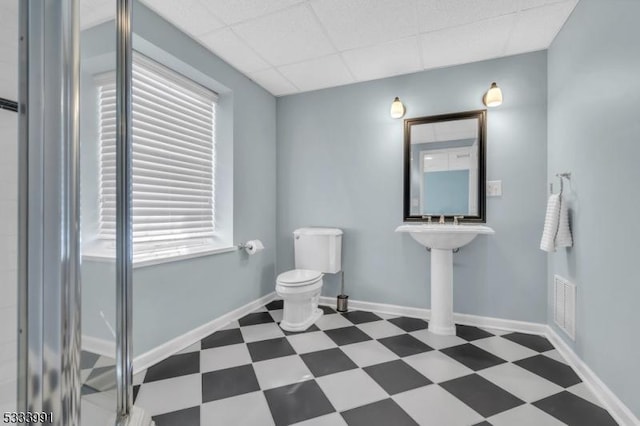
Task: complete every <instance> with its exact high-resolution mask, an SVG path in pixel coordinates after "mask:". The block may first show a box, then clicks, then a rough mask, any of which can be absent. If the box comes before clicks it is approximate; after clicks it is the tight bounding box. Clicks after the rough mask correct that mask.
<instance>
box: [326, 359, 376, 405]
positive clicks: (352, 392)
mask: <svg viewBox="0 0 640 426" xmlns="http://www.w3.org/2000/svg"><path fill="white" fill-rule="evenodd" d="M316 381H317V382H318V385H320V387H321V388H322V390H323V392H324V393H325V395H327V398H329V401H331V404H332V405H333V406H334V408H335V409H336V410H338V411H344V410H349V409H351V408H355V407H359V406H361V405H365V404H369V403H371V402H375V401H380V400H382V399H386V398H388V395H387V393H386V392H385V391H384V390H383V389H382V388H381V387H380V386H379V385H378V384H377V383H376V382H375V381H374V380H373V379H372V378H371V377H370V376H369V375H368V374H367V373H365V372H364V371H363V370H360V369H356V370H349V371H345V372H342V373H337V374H330V375H328V376H324V377H320V378H318V379H316Z"/></svg>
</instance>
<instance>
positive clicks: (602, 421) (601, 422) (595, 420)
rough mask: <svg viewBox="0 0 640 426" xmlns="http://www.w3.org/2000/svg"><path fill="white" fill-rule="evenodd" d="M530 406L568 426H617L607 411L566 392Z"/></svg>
mask: <svg viewBox="0 0 640 426" xmlns="http://www.w3.org/2000/svg"><path fill="white" fill-rule="evenodd" d="M532 405H534V406H536V407H538V408H539V409H541V410H542V411H544V412H545V413H547V414H550V415H552V416H553V417H555V418H556V419H558V420H560V421H562V422H564V423H566V424H568V425H569V426H610V425H611V426H615V425H617V423H616V422H615V420H613V418H612V417H611V415H610V414H609V413H608V412H607V410H605V409H604V408H601V407H598V406H597V405H594V404H592V403H590V402H589V401H586V400H584V399H582V398H580V397H579V396H576V395H574V394H572V393H571V392H567V391H562V392H560V393H557V394H555V395H551V396H549V397H547V398H544V399H541V400H540V401H537V402H534V403H533V404H532Z"/></svg>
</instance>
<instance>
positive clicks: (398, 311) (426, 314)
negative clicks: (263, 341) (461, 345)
mask: <svg viewBox="0 0 640 426" xmlns="http://www.w3.org/2000/svg"><path fill="white" fill-rule="evenodd" d="M320 304H321V305H327V306H332V307H333V308H334V309H335V306H336V299H335V298H334V297H327V296H322V297H320ZM349 308H350V309H355V310H359V311H371V312H379V313H381V314H389V315H398V316H404V317H412V318H421V319H426V320H428V319H429V318H431V310H430V309H425V308H411V307H407V306H400V305H389V304H386V303H373V302H363V301H360V300H349ZM453 320H454V321H455V322H456V323H457V324H464V325H473V326H476V327H487V328H495V329H499V330H508V331H518V332H521V333H528V334H540V335H545V334H546V333H547V325H546V324H541V323H535V322H526V321H516V320H508V319H502V318H492V317H481V316H477V315H469V314H458V313H454V314H453Z"/></svg>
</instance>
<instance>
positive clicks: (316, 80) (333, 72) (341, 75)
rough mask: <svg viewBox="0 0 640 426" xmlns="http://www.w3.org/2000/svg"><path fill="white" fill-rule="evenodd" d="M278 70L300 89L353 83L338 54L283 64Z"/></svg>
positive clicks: (305, 89) (314, 88)
mask: <svg viewBox="0 0 640 426" xmlns="http://www.w3.org/2000/svg"><path fill="white" fill-rule="evenodd" d="M278 70H279V71H280V72H281V73H282V75H284V76H285V77H286V78H287V79H288V80H289V81H291V82H292V83H293V84H295V85H296V86H297V87H298V88H299V89H300V90H301V91H307V90H316V89H323V88H326V87H334V86H341V85H343V84H349V83H353V82H354V80H353V77H352V76H351V74H350V73H349V70H348V69H347V67H346V66H345V65H344V63H343V62H342V59H340V56H339V55H331V56H325V57H322V58H315V59H312V60H310V61H305V62H300V63H297V64H292V65H284V66H282V67H280V68H278Z"/></svg>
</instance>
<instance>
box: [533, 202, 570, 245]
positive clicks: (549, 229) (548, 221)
mask: <svg viewBox="0 0 640 426" xmlns="http://www.w3.org/2000/svg"><path fill="white" fill-rule="evenodd" d="M572 245H573V239H572V238H571V230H570V229H569V209H568V208H567V205H566V203H564V202H562V196H561V195H560V194H552V195H551V196H550V197H549V201H548V203H547V214H546V216H545V221H544V230H543V231H542V240H541V241H540V249H541V250H544V251H547V252H554V251H556V248H558V247H571V246H572Z"/></svg>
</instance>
